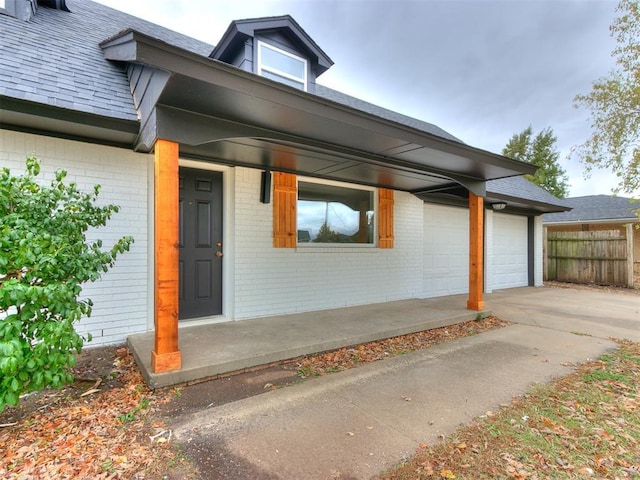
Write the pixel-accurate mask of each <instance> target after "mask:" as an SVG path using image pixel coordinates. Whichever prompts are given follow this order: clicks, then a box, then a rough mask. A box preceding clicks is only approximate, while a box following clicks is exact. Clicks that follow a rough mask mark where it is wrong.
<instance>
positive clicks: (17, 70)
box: [0, 0, 564, 211]
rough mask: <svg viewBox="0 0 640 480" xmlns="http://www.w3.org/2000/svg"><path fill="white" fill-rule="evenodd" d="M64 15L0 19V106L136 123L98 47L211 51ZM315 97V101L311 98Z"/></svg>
mask: <svg viewBox="0 0 640 480" xmlns="http://www.w3.org/2000/svg"><path fill="white" fill-rule="evenodd" d="M66 4H67V6H68V8H69V10H70V12H65V11H60V10H56V9H52V8H45V7H40V8H39V9H38V12H37V14H36V15H35V16H33V18H32V19H31V20H30V21H23V20H19V19H16V18H12V17H10V16H6V15H0V22H1V24H2V27H1V30H2V35H0V52H2V54H1V55H0V101H2V99H3V98H4V99H5V100H11V101H24V102H28V103H30V104H35V105H44V106H47V107H53V108H57V109H62V110H64V111H69V112H82V113H83V114H91V115H97V116H98V117H99V118H109V119H117V120H118V121H126V122H130V123H131V124H132V125H134V128H135V124H136V123H139V121H140V119H139V112H138V111H137V110H136V108H135V106H134V102H133V98H132V94H131V86H130V83H129V79H128V77H127V72H126V64H125V63H120V62H115V61H108V60H106V59H105V54H104V51H103V49H102V48H101V47H100V43H101V42H103V41H105V40H106V39H109V38H113V37H114V36H117V35H118V34H119V33H120V32H123V31H125V30H129V29H131V30H135V31H138V32H140V33H142V34H145V35H148V36H149V37H152V38H154V39H157V40H160V41H161V42H164V43H166V44H168V45H172V46H175V47H178V48H181V49H184V50H187V51H189V52H192V53H194V54H196V55H199V56H202V57H206V58H207V61H215V60H211V59H210V58H209V55H210V54H211V52H212V51H213V49H214V45H211V44H208V43H206V42H202V41H199V40H196V39H194V38H191V37H189V36H186V35H183V34H181V33H177V32H175V31H172V30H170V29H168V28H164V27H162V26H159V25H156V24H154V23H151V22H148V21H145V20H143V19H141V18H138V17H134V16H132V15H128V14H126V13H123V12H120V11H118V10H114V9H112V8H110V7H107V6H105V5H102V4H100V3H95V2H93V1H89V0H67V1H66ZM310 95H314V94H310ZM315 95H316V96H318V97H321V98H323V99H325V100H329V101H330V102H334V103H336V104H340V105H344V106H347V107H349V108H352V109H355V110H358V111H361V112H365V113H366V114H369V115H373V116H376V117H378V118H380V119H384V120H386V121H390V122H394V123H396V124H400V125H403V126H408V127H410V128H413V129H416V130H419V131H421V132H425V133H427V134H430V135H434V136H437V137H441V138H444V139H446V140H448V141H452V142H456V143H458V144H461V145H464V143H463V142H462V141H461V140H460V139H458V138H456V137H454V136H453V135H451V134H450V133H448V132H446V131H445V130H443V129H441V128H439V127H437V126H436V125H433V124H431V123H428V122H425V121H422V120H418V119H415V118H412V117H409V116H406V115H402V114H400V113H397V112H394V111H392V110H388V109H384V108H381V107H379V106H377V105H374V104H372V103H369V102H365V101H363V100H360V99H357V98H355V97H352V96H349V95H346V94H344V93H341V92H338V91H336V90H333V89H330V88H328V87H324V86H322V85H317V86H316V92H315ZM487 187H488V188H487V191H488V193H489V194H493V195H494V196H497V197H498V198H509V199H517V198H519V199H521V200H523V201H525V202H527V201H529V202H531V204H532V205H537V206H544V208H545V210H544V211H549V210H550V208H548V207H559V208H558V209H563V208H564V205H563V204H562V203H561V202H560V201H559V200H558V199H556V198H555V197H553V196H551V195H549V194H547V192H545V191H544V190H542V189H540V188H538V187H536V186H535V185H533V184H530V183H529V182H527V181H526V180H524V179H523V178H518V177H512V178H504V179H500V180H493V181H490V182H488V184H487Z"/></svg>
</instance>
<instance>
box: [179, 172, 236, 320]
mask: <svg viewBox="0 0 640 480" xmlns="http://www.w3.org/2000/svg"><path fill="white" fill-rule="evenodd" d="M178 166H180V167H185V168H194V169H198V170H209V171H212V172H222V245H223V247H222V248H223V253H224V257H223V258H224V261H223V262H222V315H214V316H210V317H202V318H196V319H194V320H183V321H182V322H179V323H178V326H179V327H180V328H182V327H183V326H185V327H187V326H192V325H204V324H209V323H222V322H228V321H230V320H233V317H234V309H235V304H234V298H235V290H234V286H235V275H234V272H235V264H234V259H235V237H234V232H235V218H234V215H233V212H234V208H233V206H234V203H235V199H234V185H235V170H234V169H233V168H232V167H227V166H224V165H218V164H214V163H208V162H198V161H195V160H186V159H180V160H179V161H178Z"/></svg>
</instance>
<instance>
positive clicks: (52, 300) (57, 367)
mask: <svg viewBox="0 0 640 480" xmlns="http://www.w3.org/2000/svg"><path fill="white" fill-rule="evenodd" d="M26 170H27V171H26V173H25V174H22V175H18V176H13V175H11V173H10V171H9V169H8V168H3V169H2V171H1V172H0V411H2V410H3V409H4V407H5V406H6V405H17V404H18V400H19V397H20V395H22V394H23V393H26V392H30V391H35V390H40V389H42V388H45V387H48V386H50V387H54V388H59V387H61V386H63V385H65V384H66V383H69V382H71V381H73V376H72V375H71V367H73V365H74V363H75V355H74V353H75V352H77V353H80V351H81V349H82V346H83V344H84V342H85V341H90V340H91V338H90V335H88V336H87V338H84V337H82V336H81V335H79V334H78V333H77V332H76V331H75V328H74V323H75V322H77V321H78V320H80V318H81V317H83V316H87V317H88V316H90V315H91V307H92V305H93V304H92V302H91V300H89V299H83V300H80V299H79V295H80V293H81V291H82V284H83V283H85V282H89V281H91V282H93V281H96V280H98V279H99V278H100V275H101V274H102V273H103V272H106V271H107V270H108V269H109V268H110V267H112V266H113V264H114V262H115V259H116V256H117V255H118V254H120V253H123V252H125V251H127V250H129V247H130V245H131V243H133V238H131V237H123V238H121V239H120V240H118V241H117V242H116V243H115V245H114V246H113V247H111V248H110V249H108V250H107V249H105V250H103V249H102V242H101V241H100V240H97V241H94V242H90V241H87V238H86V232H87V230H88V229H89V228H96V227H101V226H104V225H105V224H106V222H107V220H109V219H110V218H111V215H112V214H113V213H116V212H118V207H117V206H116V205H106V206H97V205H96V202H97V199H98V194H99V192H100V186H99V185H96V186H95V187H94V189H93V192H92V193H83V192H80V191H79V190H78V188H77V186H76V184H74V183H65V182H64V180H65V177H66V175H67V173H66V172H65V171H64V170H58V171H56V173H55V180H53V181H52V182H51V183H50V185H44V184H41V183H38V182H36V177H37V176H38V174H39V173H40V164H39V161H38V159H37V158H35V157H29V158H27V161H26Z"/></svg>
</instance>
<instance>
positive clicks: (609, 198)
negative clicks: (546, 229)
mask: <svg viewBox="0 0 640 480" xmlns="http://www.w3.org/2000/svg"><path fill="white" fill-rule="evenodd" d="M565 202H566V203H567V205H568V206H570V207H571V208H573V210H571V211H570V212H563V213H547V214H545V215H544V217H543V221H544V222H545V223H548V222H580V221H592V220H625V219H629V220H637V219H638V217H636V216H635V215H634V213H633V212H634V211H635V210H638V209H639V208H640V203H635V202H633V201H632V200H631V199H630V198H625V197H617V196H613V195H588V196H585V197H573V198H566V199H565Z"/></svg>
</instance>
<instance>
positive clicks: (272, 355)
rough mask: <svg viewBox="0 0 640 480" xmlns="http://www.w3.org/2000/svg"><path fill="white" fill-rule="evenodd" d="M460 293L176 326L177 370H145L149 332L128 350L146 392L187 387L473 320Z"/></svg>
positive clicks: (131, 340)
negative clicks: (224, 375) (156, 372)
mask: <svg viewBox="0 0 640 480" xmlns="http://www.w3.org/2000/svg"><path fill="white" fill-rule="evenodd" d="M466 300H467V297H466V295H455V296H450V297H440V298H433V299H411V300H401V301H396V302H388V303H379V304H373V305H362V306H356V307H345V308H338V309H332V310H323V311H319V312H309V313H299V314H292V315H281V316H274V317H266V318H257V319H251V320H240V321H235V322H227V323H217V324H211V325H199V326H192V327H182V328H180V331H179V348H180V350H181V352H182V369H181V370H179V371H175V372H167V373H161V374H155V373H153V372H152V370H151V351H152V349H153V343H154V333H153V332H149V333H143V334H136V335H131V336H129V338H128V344H129V348H130V349H131V351H132V352H133V355H134V357H135V359H136V362H137V363H138V365H139V367H140V369H141V371H142V374H143V376H144V379H145V381H146V382H147V384H148V385H149V386H150V387H151V388H158V387H166V386H170V385H177V384H181V383H188V382H192V381H195V380H200V379H204V378H208V377H213V376H216V375H222V374H225V373H230V372H235V371H238V370H244V369H247V368H252V367H256V366H259V365H266V364H270V363H273V362H278V361H282V360H287V359H291V358H296V357H299V356H302V355H308V354H311V353H318V352H324V351H327V350H333V349H336V348H341V347H345V346H349V345H357V344H360V343H365V342H371V341H375V340H381V339H384V338H390V337H394V336H397V335H404V334H407V333H414V332H419V331H422V330H429V329H432V328H438V327H443V326H447V325H453V324H456V323H460V322H465V321H468V320H473V319H475V318H476V316H477V315H478V312H474V311H470V310H467V309H466Z"/></svg>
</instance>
